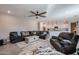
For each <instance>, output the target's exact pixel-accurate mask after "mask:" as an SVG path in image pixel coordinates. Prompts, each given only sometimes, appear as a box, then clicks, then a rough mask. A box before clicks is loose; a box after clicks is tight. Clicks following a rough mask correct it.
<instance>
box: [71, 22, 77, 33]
mask: <svg viewBox="0 0 79 59" xmlns="http://www.w3.org/2000/svg"><path fill="white" fill-rule="evenodd" d="M71 32H72V33H77V22H72V23H71Z"/></svg>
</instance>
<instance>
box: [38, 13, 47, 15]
mask: <svg viewBox="0 0 79 59" xmlns="http://www.w3.org/2000/svg"><path fill="white" fill-rule="evenodd" d="M46 13H47V12H42V13H40V14H39V15H42V14H46Z"/></svg>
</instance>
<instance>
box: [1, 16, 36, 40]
mask: <svg viewBox="0 0 79 59" xmlns="http://www.w3.org/2000/svg"><path fill="white" fill-rule="evenodd" d="M23 30H25V31H26V30H27V31H28V30H29V31H30V30H37V22H36V21H34V20H27V19H19V18H18V17H15V16H11V15H7V14H0V39H1V38H6V37H8V36H9V32H11V31H23Z"/></svg>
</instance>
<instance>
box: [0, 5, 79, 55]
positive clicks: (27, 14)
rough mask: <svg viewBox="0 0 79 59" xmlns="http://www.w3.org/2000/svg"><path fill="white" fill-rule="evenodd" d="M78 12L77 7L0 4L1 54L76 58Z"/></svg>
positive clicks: (78, 31)
mask: <svg viewBox="0 0 79 59" xmlns="http://www.w3.org/2000/svg"><path fill="white" fill-rule="evenodd" d="M78 10H79V5H78V4H76V5H74V4H18V5H17V4H1V5H0V45H1V46H0V55H70V54H71V55H78V53H79V51H77V50H78V49H79V47H78V46H79V45H78V44H79V43H78V40H77V39H79V38H78V37H79V36H78V35H79V21H78V19H79V15H78V13H79V11H78ZM60 34H61V35H60ZM70 34H71V35H72V34H73V35H72V38H74V34H75V35H77V38H74V40H71V39H72V38H70V36H68V35H70ZM63 36H64V38H62V37H63ZM61 38H62V39H61ZM55 39H57V40H59V41H61V42H63V43H62V44H63V45H64V48H63V47H62V45H61V48H62V49H61V48H60V47H59V46H58V45H57V44H56V42H55V41H53V40H55ZM65 39H66V40H65ZM68 39H69V40H68ZM76 40H77V42H75V41H76ZM73 41H74V42H75V43H72V42H73ZM52 42H53V43H52ZM58 43H60V42H58ZM65 43H66V44H69V45H68V46H67V47H68V50H65V49H66V48H67V47H65V45H66V44H65ZM71 46H74V47H73V48H74V49H73V50H71V49H72V48H71ZM59 49H60V50H62V51H60V50H59ZM63 51H64V52H63Z"/></svg>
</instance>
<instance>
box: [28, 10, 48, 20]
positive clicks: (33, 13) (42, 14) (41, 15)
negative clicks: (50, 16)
mask: <svg viewBox="0 0 79 59" xmlns="http://www.w3.org/2000/svg"><path fill="white" fill-rule="evenodd" d="M30 13H32V15H30V16H28V17H36V19H38V17H44V18H45V17H46V16H45V15H44V14H46V13H47V12H46V11H45V12H41V13H40V12H39V11H36V12H34V11H30Z"/></svg>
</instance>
